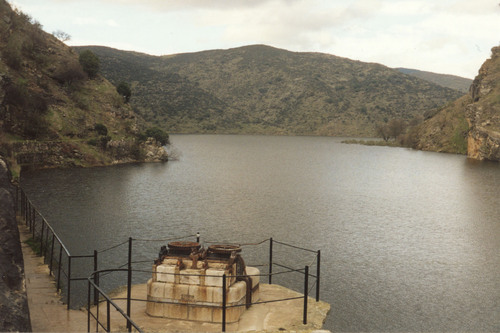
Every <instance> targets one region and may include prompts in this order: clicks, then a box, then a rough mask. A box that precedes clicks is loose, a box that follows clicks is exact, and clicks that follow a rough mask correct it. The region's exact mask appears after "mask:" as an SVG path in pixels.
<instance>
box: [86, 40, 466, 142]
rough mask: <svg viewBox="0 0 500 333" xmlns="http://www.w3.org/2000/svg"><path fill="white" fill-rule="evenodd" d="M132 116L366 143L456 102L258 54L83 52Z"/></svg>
mask: <svg viewBox="0 0 500 333" xmlns="http://www.w3.org/2000/svg"><path fill="white" fill-rule="evenodd" d="M86 49H90V50H92V51H93V52H95V53H96V54H97V55H98V56H99V57H100V59H101V64H102V72H103V74H104V75H105V76H106V77H107V78H108V79H109V80H110V81H111V82H113V83H115V84H116V83H117V82H120V81H126V82H129V83H131V85H132V94H133V95H132V99H131V103H132V105H133V107H134V110H135V111H136V112H137V113H139V114H140V115H141V116H142V117H144V118H145V119H146V120H148V121H152V122H154V123H156V124H158V125H161V126H163V127H165V128H167V129H168V131H170V132H177V133H253V134H296V135H332V136H364V137H370V136H374V135H375V125H376V124H377V123H382V122H387V121H389V120H390V119H392V118H403V119H406V120H409V119H412V118H416V117H417V118H418V117H421V116H422V115H423V113H424V112H425V111H427V110H429V109H433V108H437V107H440V106H442V105H444V104H446V103H448V102H449V101H451V100H454V99H456V98H458V97H460V96H461V95H462V93H461V92H460V91H457V90H453V89H449V88H444V87H442V86H439V85H437V84H434V83H431V82H429V81H426V80H422V79H419V78H416V77H414V76H410V75H405V74H403V73H401V72H399V71H397V70H395V69H391V68H387V67H385V66H382V65H379V64H369V63H362V62H359V61H352V60H349V59H345V58H340V57H336V56H333V55H327V54H321V53H297V52H289V51H286V50H281V49H276V48H273V47H269V46H265V45H253V46H246V47H240V48H234V49H229V50H212V51H204V52H197V53H189V54H177V55H171V56H163V57H154V56H149V55H145V54H141V53H135V52H126V51H120V50H116V49H111V48H106V47H99V46H88V47H78V48H76V50H77V51H78V52H81V51H82V50H86Z"/></svg>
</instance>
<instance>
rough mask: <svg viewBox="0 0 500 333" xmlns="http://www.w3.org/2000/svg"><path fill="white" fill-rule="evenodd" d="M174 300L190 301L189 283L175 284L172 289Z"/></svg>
mask: <svg viewBox="0 0 500 333" xmlns="http://www.w3.org/2000/svg"><path fill="white" fill-rule="evenodd" d="M172 296H173V297H172V300H174V301H179V302H181V301H182V302H189V300H190V297H189V285H187V284H174V285H173V290H172Z"/></svg>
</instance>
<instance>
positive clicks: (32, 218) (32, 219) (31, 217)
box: [28, 203, 36, 241]
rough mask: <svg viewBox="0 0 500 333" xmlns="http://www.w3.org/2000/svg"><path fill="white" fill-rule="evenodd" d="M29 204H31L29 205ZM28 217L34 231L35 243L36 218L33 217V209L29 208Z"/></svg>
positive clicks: (34, 238)
mask: <svg viewBox="0 0 500 333" xmlns="http://www.w3.org/2000/svg"><path fill="white" fill-rule="evenodd" d="M28 204H29V203H28ZM28 216H29V220H30V225H31V230H32V231H33V241H35V240H36V237H35V236H36V235H35V234H36V217H34V216H32V215H31V207H29V208H28Z"/></svg>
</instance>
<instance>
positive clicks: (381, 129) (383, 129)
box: [376, 124, 390, 141]
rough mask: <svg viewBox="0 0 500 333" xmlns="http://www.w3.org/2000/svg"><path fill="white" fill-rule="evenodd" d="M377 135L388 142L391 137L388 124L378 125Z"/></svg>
mask: <svg viewBox="0 0 500 333" xmlns="http://www.w3.org/2000/svg"><path fill="white" fill-rule="evenodd" d="M376 130H377V135H379V136H380V137H381V138H382V139H384V141H388V140H389V138H390V136H389V126H387V124H378V125H377V128H376Z"/></svg>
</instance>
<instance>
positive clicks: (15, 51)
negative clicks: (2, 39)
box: [2, 35, 22, 70]
mask: <svg viewBox="0 0 500 333" xmlns="http://www.w3.org/2000/svg"><path fill="white" fill-rule="evenodd" d="M21 47H22V42H21V37H20V36H18V35H13V36H12V37H11V38H10V39H9V41H8V43H7V45H6V46H5V48H4V50H3V52H2V57H3V59H4V61H5V63H6V64H7V65H8V66H9V67H10V68H12V69H16V70H17V69H19V68H21V59H22V57H21Z"/></svg>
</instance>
